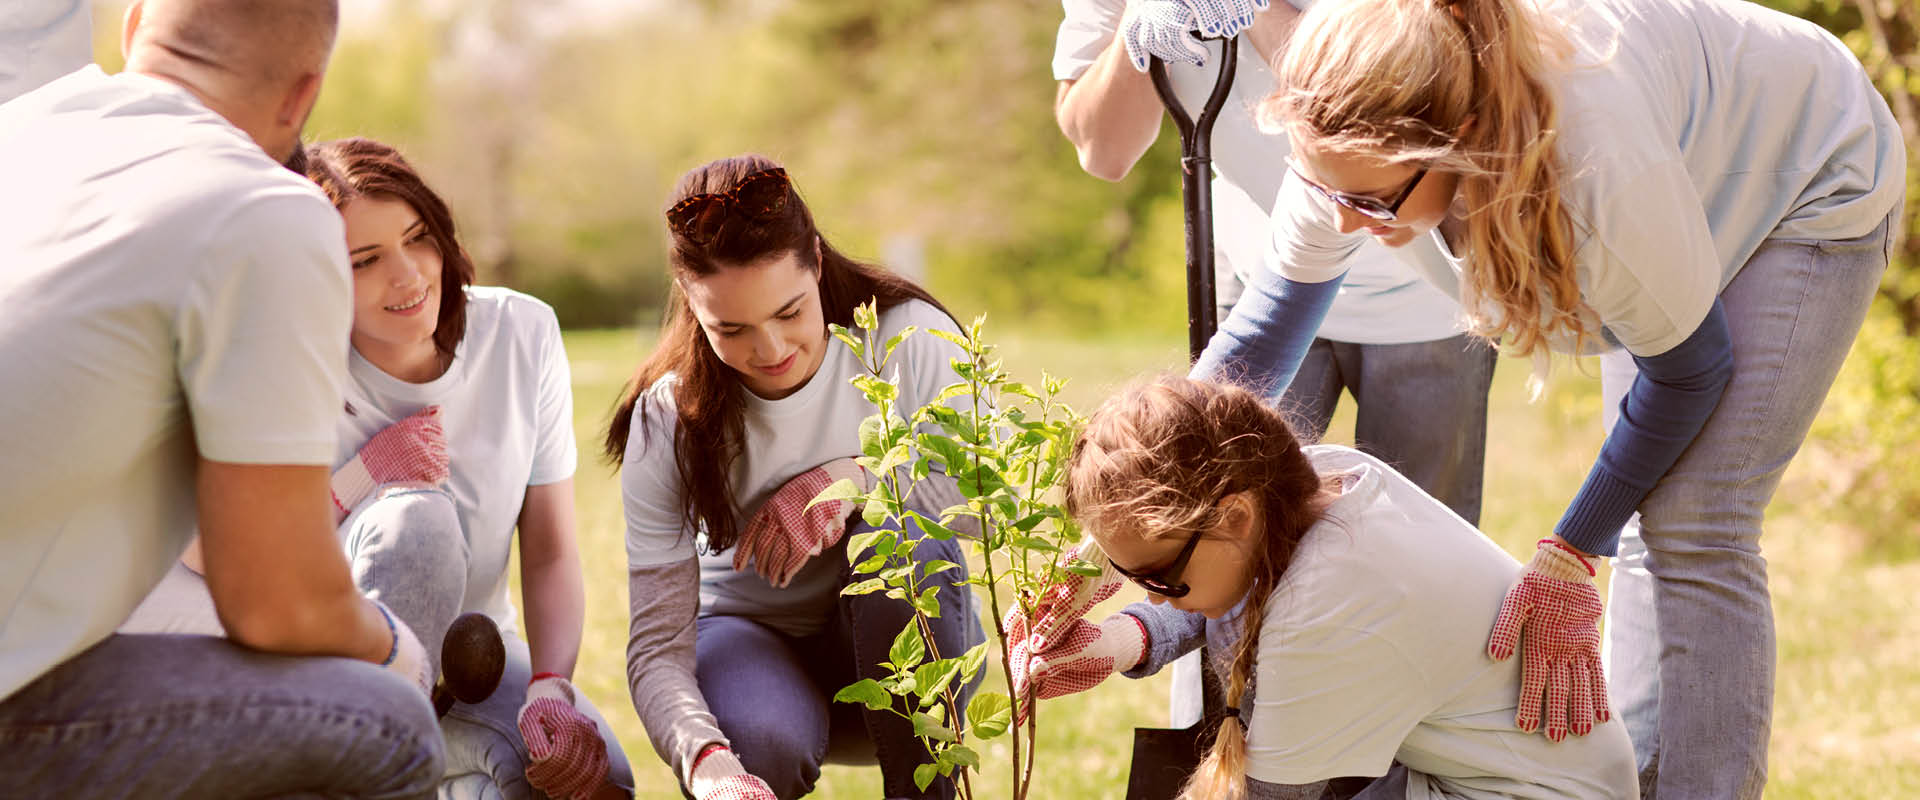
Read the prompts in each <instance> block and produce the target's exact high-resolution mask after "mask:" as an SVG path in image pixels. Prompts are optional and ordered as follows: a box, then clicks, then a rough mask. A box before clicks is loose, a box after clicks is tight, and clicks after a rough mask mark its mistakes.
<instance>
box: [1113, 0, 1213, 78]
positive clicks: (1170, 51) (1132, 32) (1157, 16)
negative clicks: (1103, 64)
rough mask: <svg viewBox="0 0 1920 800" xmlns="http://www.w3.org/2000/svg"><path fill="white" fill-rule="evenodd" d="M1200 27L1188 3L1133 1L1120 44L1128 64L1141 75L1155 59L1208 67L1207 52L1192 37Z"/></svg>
mask: <svg viewBox="0 0 1920 800" xmlns="http://www.w3.org/2000/svg"><path fill="white" fill-rule="evenodd" d="M1197 27H1198V23H1196V22H1195V21H1194V18H1193V9H1192V8H1191V7H1190V3H1189V2H1188V0H1133V2H1130V3H1128V4H1127V11H1126V13H1125V14H1124V15H1122V16H1121V17H1120V41H1121V42H1122V43H1123V44H1125V45H1126V47H1127V60H1128V61H1131V62H1133V68H1134V69H1137V70H1139V71H1141V72H1146V71H1147V67H1148V66H1149V65H1151V64H1152V62H1153V59H1154V57H1156V56H1158V57H1159V59H1160V60H1161V61H1165V62H1168V63H1173V62H1177V61H1184V62H1186V63H1188V64H1192V65H1194V66H1196V67H1197V66H1201V65H1204V64H1206V63H1207V48H1205V47H1202V46H1201V45H1200V42H1199V40H1197V39H1195V38H1193V36H1192V32H1193V31H1194V30H1195V29H1196V28H1197Z"/></svg>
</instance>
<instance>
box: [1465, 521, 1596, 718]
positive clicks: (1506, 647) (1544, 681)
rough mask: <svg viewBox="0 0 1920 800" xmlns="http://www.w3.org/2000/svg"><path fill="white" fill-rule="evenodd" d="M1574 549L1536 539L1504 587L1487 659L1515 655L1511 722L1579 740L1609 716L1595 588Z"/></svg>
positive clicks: (1591, 574)
mask: <svg viewBox="0 0 1920 800" xmlns="http://www.w3.org/2000/svg"><path fill="white" fill-rule="evenodd" d="M1588 558H1589V556H1586V555H1584V554H1582V553H1580V551H1578V550H1575V549H1574V548H1573V547H1572V546H1571V545H1568V544H1567V543H1565V542H1562V541H1560V540H1559V539H1557V538H1553V537H1549V538H1546V539H1541V540H1540V543H1539V547H1538V548H1537V549H1535V550H1534V553H1533V560H1532V561H1530V562H1528V563H1527V566H1526V569H1524V570H1522V571H1521V573H1520V580H1519V581H1518V582H1516V583H1515V584H1514V585H1513V588H1511V589H1508V590H1507V597H1506V600H1504V601H1502V602H1501V604H1500V615H1499V616H1498V617H1496V618H1495V619H1494V622H1493V636H1492V637H1491V638H1490V639H1489V640H1488V641H1487V655H1488V656H1490V657H1492V658H1493V660H1495V661H1504V660H1506V659H1507V658H1508V657H1509V656H1512V655H1513V653H1514V649H1515V647H1516V646H1517V647H1518V648H1519V650H1520V659H1521V660H1520V709H1519V711H1518V712H1517V713H1515V714H1514V717H1513V724H1514V727H1517V728H1519V729H1521V730H1523V731H1533V730H1535V729H1537V728H1539V727H1540V718H1541V712H1540V709H1541V706H1542V703H1543V702H1544V704H1545V707H1546V723H1547V724H1546V734H1547V738H1548V739H1551V740H1553V741H1556V742H1558V741H1561V740H1563V739H1565V738H1567V734H1568V733H1572V734H1574V735H1575V736H1585V735H1587V733H1589V732H1591V731H1592V730H1593V726H1594V723H1596V722H1606V721H1607V720H1608V719H1611V718H1612V717H1613V712H1612V711H1611V710H1609V709H1608V706H1607V681H1606V674H1605V672H1604V671H1603V670H1602V669H1601V666H1600V614H1601V611H1602V606H1601V603H1600V591H1599V589H1597V588H1595V586H1594V575H1595V574H1596V570H1595V569H1594V566H1593V564H1592V562H1590V561H1588Z"/></svg>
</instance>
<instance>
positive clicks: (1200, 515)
mask: <svg viewBox="0 0 1920 800" xmlns="http://www.w3.org/2000/svg"><path fill="white" fill-rule="evenodd" d="M1238 492H1249V493H1251V495H1252V498H1253V501H1254V506H1255V508H1256V509H1257V515H1258V519H1257V520H1256V523H1257V524H1259V525H1260V526H1261V529H1260V530H1261V535H1259V536H1257V537H1256V538H1255V548H1256V549H1255V552H1254V553H1253V554H1252V558H1253V560H1254V565H1253V577H1254V580H1253V584H1252V586H1250V587H1249V588H1248V589H1247V595H1246V603H1245V606H1244V607H1243V610H1242V612H1241V614H1240V626H1241V631H1242V632H1241V635H1240V643H1239V645H1238V646H1237V648H1236V649H1235V651H1234V656H1233V664H1232V667H1231V668H1230V671H1229V673H1228V674H1229V679H1228V683H1227V698H1226V699H1227V705H1228V706H1231V707H1238V706H1239V705H1240V702H1241V700H1242V699H1243V698H1244V697H1245V696H1246V691H1247V685H1248V683H1249V682H1250V680H1251V678H1252V675H1253V668H1254V656H1255V654H1256V653H1257V652H1258V646H1257V645H1258V639H1259V632H1260V621H1261V620H1262V619H1264V618H1265V616H1266V604H1267V598H1268V596H1270V595H1271V594H1272V593H1273V591H1274V588H1275V586H1277V585H1278V583H1279V581H1280V576H1281V575H1282V574H1283V573H1285V572H1286V570H1287V566H1288V565H1289V564H1291V563H1293V554H1294V551H1295V550H1296V549H1297V548H1298V547H1299V545H1300V538H1301V537H1302V536H1303V535H1305V533H1306V532H1307V529H1308V528H1310V527H1312V526H1313V524H1314V522H1316V521H1318V520H1319V519H1320V516H1321V514H1322V513H1323V512H1324V511H1325V509H1326V503H1327V498H1328V497H1329V495H1328V494H1327V492H1326V491H1325V482H1324V481H1323V479H1322V478H1321V476H1320V475H1319V474H1318V473H1316V472H1315V471H1314V468H1313V462H1311V461H1309V460H1308V459H1307V456H1306V453H1304V452H1302V451H1301V449H1300V441H1299V439H1298V438H1296V437H1295V436H1294V434H1293V431H1292V430H1291V429H1289V428H1288V427H1287V423H1286V420H1285V419H1283V418H1282V417H1281V415H1280V413H1279V412H1278V411H1277V410H1275V409H1274V408H1273V407H1271V406H1269V405H1267V404H1266V403H1264V402H1261V400H1260V398H1258V397H1256V396H1255V395H1254V394H1253V393H1252V392H1249V391H1247V390H1245V389H1242V388H1240V387H1238V386H1235V385H1233V384H1228V383H1216V382H1212V381H1199V380H1193V379H1190V378H1186V377H1181V376H1175V375H1168V376H1162V377H1160V378H1158V379H1156V380H1154V381H1152V382H1150V383H1145V384H1141V385H1138V386H1134V387H1132V388H1129V389H1127V390H1125V391H1123V392H1121V393H1120V394H1118V395H1116V396H1114V397H1113V398H1111V399H1109V400H1107V402H1106V403H1104V404H1102V405H1101V406H1100V408H1099V410H1097V411H1095V412H1094V413H1093V416H1092V417H1090V418H1088V420H1087V426H1086V428H1085V429H1084V430H1083V431H1082V432H1081V434H1080V438H1079V439H1078V440H1077V441H1075V442H1074V446H1073V455H1072V457H1071V460H1070V461H1069V465H1068V470H1067V485H1066V497H1067V511H1068V513H1070V514H1072V515H1073V516H1074V518H1075V519H1076V520H1079V522H1080V523H1081V524H1082V525H1083V526H1085V528H1086V529H1087V530H1088V531H1090V532H1091V533H1092V534H1093V536H1094V538H1095V539H1096V540H1099V541H1102V543H1103V544H1104V543H1105V541H1106V540H1110V539H1112V538H1114V537H1121V536H1125V537H1132V538H1138V539H1144V540H1150V541H1151V540H1160V539H1176V540H1177V539H1184V538H1186V537H1187V536H1190V535H1191V534H1192V532H1193V531H1196V530H1211V529H1213V528H1214V527H1216V526H1218V525H1220V524H1221V522H1222V521H1223V518H1224V514H1225V513H1226V512H1225V509H1224V508H1223V505H1224V504H1223V503H1221V502H1220V501H1221V500H1222V499H1224V498H1226V497H1228V496H1230V495H1233V494H1235V493H1238ZM1274 688H1275V689H1276V690H1277V689H1279V688H1281V687H1274ZM1246 749H1247V744H1246V732H1245V731H1244V730H1243V729H1242V728H1241V725H1240V720H1239V718H1238V717H1236V716H1234V715H1232V714H1229V715H1228V718H1227V719H1226V720H1224V721H1222V723H1221V725H1220V730H1219V732H1217V733H1216V734H1215V735H1214V740H1213V747H1212V748H1211V750H1210V751H1209V752H1208V754H1207V757H1206V760H1204V761H1203V762H1201V764H1200V768H1199V769H1198V770H1197V771H1195V772H1194V775H1193V778H1192V779H1191V780H1189V781H1188V783H1187V786H1186V789H1185V790H1184V791H1183V792H1182V794H1181V797H1182V798H1185V799H1186V800H1237V798H1239V797H1241V796H1242V793H1243V792H1244V789H1245V786H1246V780H1245V778H1246Z"/></svg>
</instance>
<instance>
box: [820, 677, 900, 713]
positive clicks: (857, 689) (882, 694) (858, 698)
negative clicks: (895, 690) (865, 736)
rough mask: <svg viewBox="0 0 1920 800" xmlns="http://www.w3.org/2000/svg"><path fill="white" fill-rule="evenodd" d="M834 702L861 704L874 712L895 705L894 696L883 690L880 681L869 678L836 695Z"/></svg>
mask: <svg viewBox="0 0 1920 800" xmlns="http://www.w3.org/2000/svg"><path fill="white" fill-rule="evenodd" d="M833 702H836V703H859V704H861V705H864V706H866V707H867V708H870V709H872V710H874V711H879V710H881V709H884V708H888V707H891V706H892V705H893V696H892V695H890V694H887V690H886V689H884V688H881V686H880V682H879V681H876V680H874V679H872V678H867V679H864V680H862V681H860V682H859V683H856V684H853V685H852V686H848V687H847V688H845V689H841V690H840V691H839V692H837V693H835V694H834V696H833Z"/></svg>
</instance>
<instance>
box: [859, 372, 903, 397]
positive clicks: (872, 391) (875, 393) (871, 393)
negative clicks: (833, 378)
mask: <svg viewBox="0 0 1920 800" xmlns="http://www.w3.org/2000/svg"><path fill="white" fill-rule="evenodd" d="M848 380H849V381H851V382H852V383H853V385H854V386H857V387H859V389H860V393H861V394H864V395H866V396H867V399H868V400H873V401H875V402H878V401H880V400H892V399H894V398H896V397H899V396H900V387H898V386H894V385H893V384H892V383H889V382H888V381H886V380H883V379H881V378H876V377H874V376H872V375H855V376H853V377H852V378H849V379H848Z"/></svg>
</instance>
